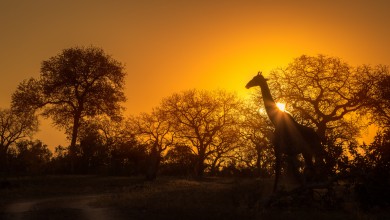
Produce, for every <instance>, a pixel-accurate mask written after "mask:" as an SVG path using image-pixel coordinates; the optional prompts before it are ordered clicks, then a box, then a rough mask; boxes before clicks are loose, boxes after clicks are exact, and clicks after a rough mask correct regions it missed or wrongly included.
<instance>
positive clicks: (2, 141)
mask: <svg viewBox="0 0 390 220" xmlns="http://www.w3.org/2000/svg"><path fill="white" fill-rule="evenodd" d="M37 130H38V120H37V117H35V116H34V115H33V114H32V113H31V112H28V111H26V112H19V113H18V112H15V111H13V110H11V109H0V167H1V168H0V170H1V171H5V170H6V169H7V152H8V150H9V147H10V146H11V145H13V144H15V143H16V142H17V141H18V140H21V139H24V138H27V137H31V136H32V135H33V134H34V133H35V132H36V131H37Z"/></svg>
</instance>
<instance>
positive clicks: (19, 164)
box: [11, 140, 52, 175]
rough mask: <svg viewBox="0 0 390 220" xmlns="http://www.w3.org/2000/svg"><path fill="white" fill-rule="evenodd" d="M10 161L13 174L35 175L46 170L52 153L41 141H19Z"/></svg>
mask: <svg viewBox="0 0 390 220" xmlns="http://www.w3.org/2000/svg"><path fill="white" fill-rule="evenodd" d="M13 156H14V158H13V160H12V161H11V165H12V166H11V167H12V172H13V174H23V175H26V174H27V175H36V174H45V173H47V172H48V164H49V162H50V160H51V157H52V153H51V151H50V150H49V149H48V147H47V145H45V144H43V143H42V142H41V141H38V140H37V141H20V142H18V143H17V144H16V147H15V151H14V154H13Z"/></svg>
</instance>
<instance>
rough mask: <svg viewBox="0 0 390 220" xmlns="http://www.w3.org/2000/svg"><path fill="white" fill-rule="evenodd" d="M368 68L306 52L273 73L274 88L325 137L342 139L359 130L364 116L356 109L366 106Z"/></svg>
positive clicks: (293, 110) (334, 140) (333, 140)
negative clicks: (356, 114)
mask: <svg viewBox="0 0 390 220" xmlns="http://www.w3.org/2000/svg"><path fill="white" fill-rule="evenodd" d="M366 71H368V69H365V68H363V67H357V68H353V67H351V66H349V65H348V64H347V63H345V62H343V61H342V60H341V59H340V58H337V57H328V56H324V55H318V56H316V57H311V56H305V55H303V56H301V57H298V58H296V59H295V60H294V61H293V62H292V63H290V64H289V65H288V66H287V67H286V68H280V69H277V70H275V71H273V72H272V73H271V76H270V78H271V80H272V81H271V90H272V91H273V92H275V95H276V97H277V99H279V100H284V101H285V102H286V103H287V105H288V106H291V108H290V109H289V111H290V112H291V113H292V114H294V115H295V116H297V117H298V116H299V117H300V119H301V120H302V121H305V122H306V123H308V124H312V125H315V127H317V133H318V135H319V136H320V137H321V139H322V140H323V141H327V142H329V141H330V142H333V143H334V142H336V141H339V142H340V141H343V140H346V139H351V138H353V137H355V136H356V135H357V133H358V132H359V124H360V125H361V122H362V120H359V119H358V117H354V113H356V112H357V111H359V110H362V109H364V107H365V106H367V98H368V94H369V93H370V87H368V86H366V85H365V84H364V83H363V81H362V79H366V77H365V76H366V75H367V72H366Z"/></svg>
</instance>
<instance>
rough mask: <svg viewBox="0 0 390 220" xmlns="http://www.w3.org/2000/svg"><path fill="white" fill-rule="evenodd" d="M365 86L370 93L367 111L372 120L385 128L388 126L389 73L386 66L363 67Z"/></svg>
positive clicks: (389, 110)
mask: <svg viewBox="0 0 390 220" xmlns="http://www.w3.org/2000/svg"><path fill="white" fill-rule="evenodd" d="M365 72H366V73H367V74H366V75H367V80H366V83H365V86H366V87H369V88H373V89H372V90H371V91H372V92H371V93H370V96H369V97H370V100H369V104H370V105H369V111H370V113H371V116H372V118H373V119H374V121H375V122H376V123H377V124H378V125H379V126H381V127H383V128H385V129H389V128H390V74H389V68H388V67H387V66H381V65H380V66H377V67H375V68H371V67H369V66H366V67H365Z"/></svg>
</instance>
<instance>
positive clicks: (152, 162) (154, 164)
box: [146, 144, 161, 181]
mask: <svg viewBox="0 0 390 220" xmlns="http://www.w3.org/2000/svg"><path fill="white" fill-rule="evenodd" d="M160 161H161V156H160V151H159V150H158V146H157V145H156V144H154V145H153V147H152V151H151V152H150V157H149V166H148V170H147V171H146V180H149V181H153V180H155V179H156V178H157V172H158V168H159V166H160Z"/></svg>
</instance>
